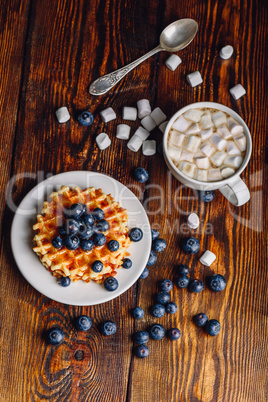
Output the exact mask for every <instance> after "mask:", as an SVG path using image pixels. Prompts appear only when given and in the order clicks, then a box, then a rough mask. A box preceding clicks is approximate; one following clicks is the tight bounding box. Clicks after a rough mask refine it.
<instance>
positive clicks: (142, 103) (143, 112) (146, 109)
mask: <svg viewBox="0 0 268 402" xmlns="http://www.w3.org/2000/svg"><path fill="white" fill-rule="evenodd" d="M137 106H138V118H139V119H143V117H145V116H149V114H150V113H151V111H152V109H151V105H150V102H149V101H148V99H140V100H139V101H138V102H137Z"/></svg>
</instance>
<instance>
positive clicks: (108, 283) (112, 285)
mask: <svg viewBox="0 0 268 402" xmlns="http://www.w3.org/2000/svg"><path fill="white" fill-rule="evenodd" d="M104 287H105V289H106V290H108V291H109V292H113V291H114V290H116V289H117V288H118V280H117V279H116V278H114V277H113V276H109V277H108V278H106V279H105V280H104Z"/></svg>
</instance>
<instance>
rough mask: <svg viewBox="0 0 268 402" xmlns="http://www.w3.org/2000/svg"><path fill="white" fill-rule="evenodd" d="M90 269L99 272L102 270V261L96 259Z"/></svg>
mask: <svg viewBox="0 0 268 402" xmlns="http://www.w3.org/2000/svg"><path fill="white" fill-rule="evenodd" d="M91 269H92V271H94V272H101V271H102V270H103V263H102V262H101V261H99V260H96V261H94V262H93V264H92V265H91Z"/></svg>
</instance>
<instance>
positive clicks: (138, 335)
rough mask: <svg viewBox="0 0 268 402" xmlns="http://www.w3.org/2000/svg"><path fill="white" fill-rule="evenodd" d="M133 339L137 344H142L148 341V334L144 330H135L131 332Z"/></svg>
mask: <svg viewBox="0 0 268 402" xmlns="http://www.w3.org/2000/svg"><path fill="white" fill-rule="evenodd" d="M133 341H134V342H135V343H137V344H138V345H143V344H144V343H147V342H148V341H149V334H148V332H146V331H137V332H135V333H134V334H133Z"/></svg>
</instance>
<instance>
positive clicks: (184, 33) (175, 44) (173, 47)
mask: <svg viewBox="0 0 268 402" xmlns="http://www.w3.org/2000/svg"><path fill="white" fill-rule="evenodd" d="M197 30H198V24H197V22H196V21H194V20H192V19H190V18H184V19H182V20H178V21H175V22H173V23H172V24H170V25H168V26H167V27H166V28H165V29H164V30H163V31H162V33H161V35H160V44H159V45H158V46H157V47H156V48H155V49H153V50H151V51H150V52H148V53H146V54H145V55H144V56H142V57H140V58H139V59H137V60H135V61H133V62H132V63H129V64H128V65H126V66H124V67H122V68H119V70H116V71H113V72H112V73H110V74H107V75H104V76H103V77H100V78H98V79H97V80H95V81H94V82H92V84H91V85H90V87H89V93H90V94H91V95H102V94H105V93H106V92H108V91H109V90H110V89H111V88H112V87H113V86H114V85H115V84H117V83H118V82H119V81H120V80H121V79H122V78H123V77H124V76H125V75H127V73H128V72H129V71H131V70H133V68H135V67H136V66H138V65H139V64H140V63H142V62H143V61H144V60H146V59H148V58H149V57H151V56H153V55H154V54H155V53H158V52H161V51H162V50H165V51H168V52H177V51H178V50H181V49H184V48H185V47H186V46H187V45H189V43H190V42H192V40H193V39H194V37H195V35H196V33H197Z"/></svg>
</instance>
